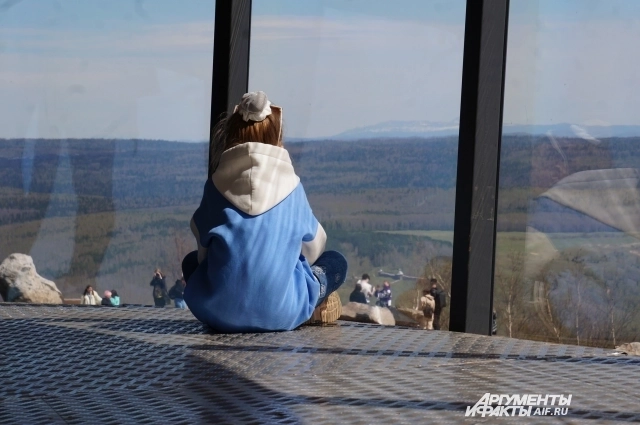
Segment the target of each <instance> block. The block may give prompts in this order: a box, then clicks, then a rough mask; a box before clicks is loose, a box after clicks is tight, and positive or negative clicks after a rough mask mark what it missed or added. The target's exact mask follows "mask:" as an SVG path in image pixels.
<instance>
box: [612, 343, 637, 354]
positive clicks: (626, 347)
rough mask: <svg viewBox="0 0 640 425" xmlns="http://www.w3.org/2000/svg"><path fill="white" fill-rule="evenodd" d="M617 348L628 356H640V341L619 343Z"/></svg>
mask: <svg viewBox="0 0 640 425" xmlns="http://www.w3.org/2000/svg"><path fill="white" fill-rule="evenodd" d="M616 350H617V351H620V352H622V353H624V354H626V355H628V356H640V342H629V343H627V344H622V345H618V346H617V347H616Z"/></svg>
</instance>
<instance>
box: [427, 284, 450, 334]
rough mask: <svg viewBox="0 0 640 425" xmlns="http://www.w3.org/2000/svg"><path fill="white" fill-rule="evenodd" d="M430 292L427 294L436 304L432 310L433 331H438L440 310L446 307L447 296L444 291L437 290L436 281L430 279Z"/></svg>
mask: <svg viewBox="0 0 640 425" xmlns="http://www.w3.org/2000/svg"><path fill="white" fill-rule="evenodd" d="M430 283H431V290H430V291H429V293H430V294H431V296H432V297H433V299H434V301H435V302H436V307H435V309H434V310H433V329H435V330H437V331H439V330H440V313H442V309H443V308H445V307H446V306H447V294H445V293H444V291H441V290H439V289H438V280H437V279H436V278H431V280H430Z"/></svg>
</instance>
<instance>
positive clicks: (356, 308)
mask: <svg viewBox="0 0 640 425" xmlns="http://www.w3.org/2000/svg"><path fill="white" fill-rule="evenodd" d="M340 320H350V321H353V322H363V323H377V324H379V325H385V326H395V325H396V321H395V319H394V318H393V313H391V311H390V310H389V309H388V308H384V307H378V306H371V305H368V304H361V303H347V304H345V305H343V306H342V314H341V315H340Z"/></svg>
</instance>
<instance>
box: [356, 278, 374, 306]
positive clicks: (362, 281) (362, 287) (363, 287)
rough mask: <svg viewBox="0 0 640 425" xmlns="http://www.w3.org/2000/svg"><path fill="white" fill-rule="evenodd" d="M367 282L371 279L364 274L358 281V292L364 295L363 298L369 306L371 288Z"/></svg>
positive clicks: (371, 294)
mask: <svg viewBox="0 0 640 425" xmlns="http://www.w3.org/2000/svg"><path fill="white" fill-rule="evenodd" d="M369 280H371V278H370V277H369V275H368V274H366V273H365V274H363V275H362V278H361V279H360V280H359V281H358V284H359V285H360V292H362V293H363V294H364V297H365V298H366V300H367V304H369V297H371V296H373V286H372V285H371V283H369Z"/></svg>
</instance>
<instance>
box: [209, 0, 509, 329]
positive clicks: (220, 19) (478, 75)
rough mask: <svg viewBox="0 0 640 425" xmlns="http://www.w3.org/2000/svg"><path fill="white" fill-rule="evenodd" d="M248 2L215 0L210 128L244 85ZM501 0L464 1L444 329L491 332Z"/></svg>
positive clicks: (504, 3)
mask: <svg viewBox="0 0 640 425" xmlns="http://www.w3.org/2000/svg"><path fill="white" fill-rule="evenodd" d="M251 6H252V3H251V0H217V1H216V15H215V38H214V55H213V87H212V95H211V128H213V127H214V125H215V124H216V122H217V121H218V119H219V117H220V116H221V114H223V113H224V112H230V111H231V108H233V105H234V104H235V103H236V102H237V101H238V99H240V97H241V96H242V94H244V93H246V91H247V90H248V86H249V47H250V42H251V40H250V38H251V37H250V34H251ZM508 18H509V0H467V9H466V18H465V36H464V56H463V70H462V90H461V105H460V137H459V142H458V171H457V182H456V209H455V224H454V236H453V271H452V278H451V321H450V330H452V331H457V332H470V333H478V334H484V335H490V333H491V316H492V310H493V279H494V262H495V239H496V218H497V211H496V209H497V199H498V171H499V167H500V142H501V136H502V105H503V98H504V78H505V63H506V49H507V27H508Z"/></svg>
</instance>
